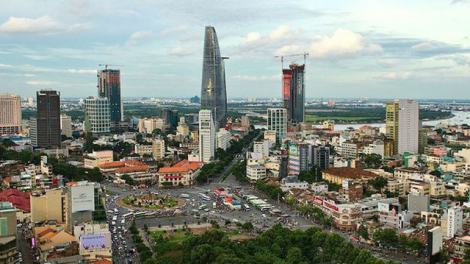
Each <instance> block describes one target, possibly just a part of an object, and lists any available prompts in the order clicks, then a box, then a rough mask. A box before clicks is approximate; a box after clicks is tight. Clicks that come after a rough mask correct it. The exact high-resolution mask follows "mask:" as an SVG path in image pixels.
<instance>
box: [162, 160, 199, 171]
mask: <svg viewBox="0 0 470 264" xmlns="http://www.w3.org/2000/svg"><path fill="white" fill-rule="evenodd" d="M200 166H202V163H199V162H189V161H188V160H186V159H184V160H182V161H180V162H178V163H176V164H175V165H174V166H173V167H166V168H160V169H159V170H158V173H175V172H181V173H185V172H188V171H190V170H192V171H195V170H197V169H198V168H199V167H200Z"/></svg>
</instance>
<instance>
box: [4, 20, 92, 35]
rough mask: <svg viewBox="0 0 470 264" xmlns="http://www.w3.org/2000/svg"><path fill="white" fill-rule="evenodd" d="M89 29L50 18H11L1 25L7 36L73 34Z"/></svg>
mask: <svg viewBox="0 0 470 264" xmlns="http://www.w3.org/2000/svg"><path fill="white" fill-rule="evenodd" d="M85 28H87V26H85V25H82V24H72V25H64V24H62V23H60V22H58V21H56V20H54V19H53V18H51V17H50V16H42V17H39V18H36V19H34V18H26V17H10V18H9V19H8V20H7V21H6V22H5V23H3V24H2V25H0V31H1V32H3V33H6V34H54V33H60V32H73V31H79V30H83V29H85Z"/></svg>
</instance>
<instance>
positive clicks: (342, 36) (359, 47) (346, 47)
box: [310, 28, 383, 58]
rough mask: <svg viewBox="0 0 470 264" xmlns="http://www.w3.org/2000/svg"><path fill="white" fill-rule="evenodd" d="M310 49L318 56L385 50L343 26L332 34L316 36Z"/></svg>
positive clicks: (342, 55)
mask: <svg viewBox="0 0 470 264" xmlns="http://www.w3.org/2000/svg"><path fill="white" fill-rule="evenodd" d="M310 50H311V51H310V55H312V56H313V57H316V58H327V57H346V56H351V55H355V54H358V53H378V52H382V51H383V49H382V47H381V46H380V45H377V44H366V43H365V41H364V39H363V37H362V36H361V35H360V34H358V33H355V32H353V31H350V30H347V29H342V28H339V29H337V30H336V31H335V32H334V33H333V35H330V36H316V37H315V38H314V42H313V44H312V45H311V48H310Z"/></svg>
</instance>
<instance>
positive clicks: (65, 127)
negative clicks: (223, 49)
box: [60, 114, 72, 137]
mask: <svg viewBox="0 0 470 264" xmlns="http://www.w3.org/2000/svg"><path fill="white" fill-rule="evenodd" d="M60 130H61V135H64V136H66V137H72V118H71V117H70V116H68V115H65V114H64V115H60Z"/></svg>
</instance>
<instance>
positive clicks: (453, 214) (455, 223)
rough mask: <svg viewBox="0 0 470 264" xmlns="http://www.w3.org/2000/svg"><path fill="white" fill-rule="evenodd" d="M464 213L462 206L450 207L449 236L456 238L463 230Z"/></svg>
mask: <svg viewBox="0 0 470 264" xmlns="http://www.w3.org/2000/svg"><path fill="white" fill-rule="evenodd" d="M462 225H463V211H462V208H461V207H460V206H455V207H450V208H449V209H448V210H447V230H446V231H447V236H448V237H454V236H455V234H456V233H457V232H461V231H462V230H463V226H462Z"/></svg>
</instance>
